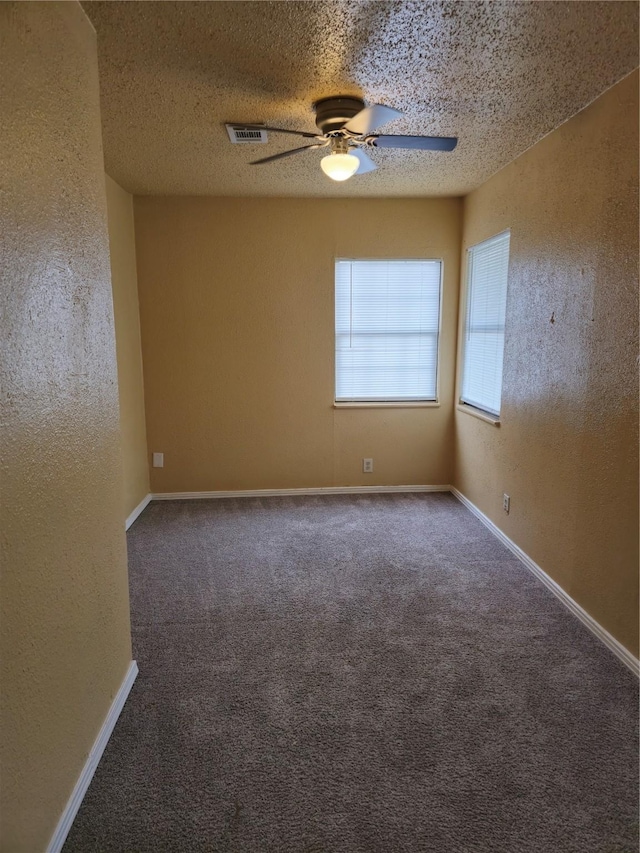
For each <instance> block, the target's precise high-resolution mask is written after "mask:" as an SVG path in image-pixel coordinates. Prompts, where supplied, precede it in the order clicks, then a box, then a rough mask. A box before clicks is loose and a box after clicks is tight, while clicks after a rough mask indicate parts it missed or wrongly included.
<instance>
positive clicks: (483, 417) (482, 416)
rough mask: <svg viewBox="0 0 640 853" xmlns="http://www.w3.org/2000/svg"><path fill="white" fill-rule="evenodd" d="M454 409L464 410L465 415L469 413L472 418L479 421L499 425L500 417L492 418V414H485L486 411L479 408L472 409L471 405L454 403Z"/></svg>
mask: <svg viewBox="0 0 640 853" xmlns="http://www.w3.org/2000/svg"><path fill="white" fill-rule="evenodd" d="M456 409H457V410H458V411H459V412H464V413H465V414H467V415H471V416H472V417H473V418H478V420H479V421H485V422H486V423H488V424H493V426H497V427H499V426H500V418H494V417H492V415H489V414H487V412H481V411H480V409H474V408H473V406H465V405H464V404H463V403H458V404H457V405H456Z"/></svg>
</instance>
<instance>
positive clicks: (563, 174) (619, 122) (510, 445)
mask: <svg viewBox="0 0 640 853" xmlns="http://www.w3.org/2000/svg"><path fill="white" fill-rule="evenodd" d="M637 196H638V75H637V72H635V73H634V74H632V75H631V76H630V77H627V78H626V79H625V80H623V81H622V82H621V83H619V84H618V85H617V86H615V87H614V88H613V89H611V90H609V91H608V92H607V93H605V94H604V95H603V96H602V97H601V98H599V99H598V100H597V101H596V102H595V103H594V104H592V105H591V106H590V107H588V108H587V109H586V110H584V111H583V112H582V113H580V114H579V115H577V116H575V117H574V118H572V119H571V120H570V121H568V122H567V123H566V124H564V125H563V126H562V127H560V128H559V129H558V130H556V131H555V132H554V133H552V134H550V135H549V136H547V137H546V138H545V139H544V140H542V141H541V142H539V143H538V144H537V145H536V146H535V147H534V148H532V149H530V150H529V151H528V152H527V153H526V154H524V155H523V156H522V157H520V158H519V159H518V160H516V161H515V162H514V163H512V164H511V165H509V166H507V167H506V168H505V169H503V170H502V171H501V172H499V173H498V174H497V175H495V176H494V177H493V178H491V180H489V181H488V182H487V183H486V184H484V185H483V186H482V187H481V188H480V189H478V190H476V191H475V192H473V193H471V195H470V196H468V197H467V199H466V200H465V207H464V232H463V233H464V240H463V245H464V248H468V247H469V246H471V245H473V244H475V243H477V242H479V241H481V240H483V239H485V238H487V237H490V236H491V235H493V234H497V233H498V232H500V231H502V230H504V229H506V228H510V229H511V257H510V265H509V291H508V301H507V333H506V344H505V369H504V383H503V403H502V424H501V426H500V427H498V428H496V427H495V426H492V425H490V424H487V423H483V422H482V421H480V420H477V419H476V418H473V417H471V416H470V415H468V414H464V413H461V412H456V453H455V474H454V483H455V485H456V486H457V487H458V488H459V489H460V491H462V492H463V493H464V494H465V495H466V496H467V497H468V498H469V499H470V500H471V501H473V503H475V504H476V505H477V506H478V507H479V508H480V509H481V510H482V511H483V512H484V513H485V514H486V515H488V516H489V518H490V519H491V520H492V521H494V522H495V523H496V524H497V525H498V526H499V527H500V528H501V529H502V530H503V531H504V532H505V533H506V534H507V535H508V536H510V537H511V539H512V540H513V541H514V542H516V543H517V544H518V545H519V546H520V547H521V548H522V549H523V550H524V551H525V552H526V553H527V554H529V555H530V556H531V557H532V558H533V559H534V560H535V561H536V562H537V563H538V564H539V565H540V566H541V567H542V568H543V569H544V570H545V571H546V572H547V573H548V574H549V575H551V577H552V578H554V580H556V581H557V582H558V583H559V584H560V585H561V586H562V587H563V588H564V589H565V590H566V591H567V592H568V593H569V594H570V595H571V596H572V597H573V598H574V599H575V600H576V601H577V602H578V603H579V604H581V605H582V606H583V607H584V608H585V609H586V610H587V612H589V613H590V614H591V615H592V616H593V617H594V618H595V619H596V620H597V621H598V622H599V623H600V624H601V625H602V626H603V627H604V628H606V629H607V630H608V631H610V632H611V633H612V634H613V635H614V636H615V637H616V638H617V639H618V640H620V642H621V643H623V644H624V645H625V646H626V647H627V648H629V649H630V650H631V651H632V652H634V653H635V654H637V650H638V465H637V460H638V457H637V447H638V443H637V423H638V409H637V392H638V378H637V362H636V359H637V354H638V207H637ZM503 492H507V493H508V494H509V495H510V496H511V512H510V515H509V516H506V515H505V514H504V513H503V512H502V508H501V500H502V493H503Z"/></svg>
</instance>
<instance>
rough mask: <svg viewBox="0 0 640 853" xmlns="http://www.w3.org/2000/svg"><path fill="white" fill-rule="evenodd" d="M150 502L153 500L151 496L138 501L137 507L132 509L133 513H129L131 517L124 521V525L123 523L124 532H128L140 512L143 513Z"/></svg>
mask: <svg viewBox="0 0 640 853" xmlns="http://www.w3.org/2000/svg"><path fill="white" fill-rule="evenodd" d="M152 500H153V495H147V496H146V498H143V499H142V500H141V501H140V503H139V504H138V506H137V507H136V508H135V509H134V511H133V512H132V513H131V515H130V516H129V517H128V518H127V520H126V521H125V523H124V529H125V530H128V529H129V528H130V527H131V525H132V524H133V522H134V521H135V520H136V518H137V517H138V516H139V515H140V513H141V512H143V511H144V510H145V509H146V508H147V507H148V506H149V504H150V502H151V501H152Z"/></svg>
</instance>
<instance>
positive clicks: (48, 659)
mask: <svg viewBox="0 0 640 853" xmlns="http://www.w3.org/2000/svg"><path fill="white" fill-rule="evenodd" d="M0 114H1V115H2V122H1V123H0V150H2V204H1V205H0V233H2V260H1V263H0V275H2V288H1V291H0V307H1V312H2V313H1V323H2V327H1V341H2V358H1V364H2V376H1V385H2V469H1V478H0V481H1V489H2V512H1V515H2V517H1V519H0V521H1V528H2V595H1V601H2V612H1V616H2V618H1V621H0V645H1V649H0V651H1V659H2V737H1V738H0V742H1V749H2V752H1V775H2V785H1V796H2V824H1V840H0V849H2V851H5V853H37V851H40V850H43V849H44V848H45V847H46V845H47V843H48V841H49V838H50V836H51V833H52V832H53V830H54V828H55V826H56V823H57V821H58V818H59V816H60V813H61V811H62V809H63V808H64V806H65V804H66V801H67V798H68V796H69V794H70V793H71V790H72V788H73V786H74V784H75V782H76V780H77V778H78V775H79V773H80V771H81V769H82V767H83V764H84V762H85V759H86V757H87V755H88V752H89V749H90V747H91V746H92V744H93V741H94V739H95V737H96V735H97V733H98V730H99V728H100V726H101V724H102V721H103V719H104V717H105V715H106V713H107V711H108V709H109V706H110V703H111V700H112V698H113V696H114V694H115V692H116V691H117V689H118V687H119V686H120V683H121V681H122V678H123V676H124V674H125V671H126V669H127V665H128V663H129V660H130V658H131V648H130V634H129V608H128V591H127V571H126V546H125V538H124V526H123V517H122V477H121V461H120V434H119V422H118V390H117V381H116V361H115V348H114V333H113V313H112V303H111V285H110V278H109V252H108V244H107V221H106V209H105V190H104V166H103V161H102V146H101V138H100V115H99V105H98V78H97V61H96V49H95V35H94V33H93V31H92V29H91V26H90V25H89V23H88V21H87V20H86V18H85V16H84V13H83V12H82V9H81V8H80V6H79V5H77V4H75V3H15V4H14V3H1V4H0Z"/></svg>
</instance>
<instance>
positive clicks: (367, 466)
mask: <svg viewBox="0 0 640 853" xmlns="http://www.w3.org/2000/svg"><path fill="white" fill-rule="evenodd" d="M362 473H363V474H373V459H363V460H362Z"/></svg>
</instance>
